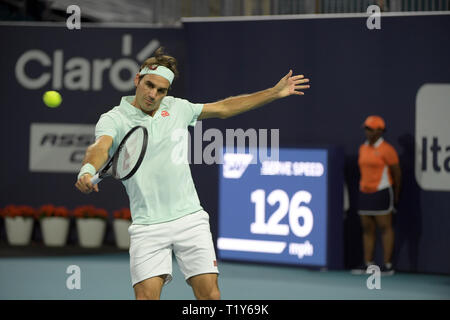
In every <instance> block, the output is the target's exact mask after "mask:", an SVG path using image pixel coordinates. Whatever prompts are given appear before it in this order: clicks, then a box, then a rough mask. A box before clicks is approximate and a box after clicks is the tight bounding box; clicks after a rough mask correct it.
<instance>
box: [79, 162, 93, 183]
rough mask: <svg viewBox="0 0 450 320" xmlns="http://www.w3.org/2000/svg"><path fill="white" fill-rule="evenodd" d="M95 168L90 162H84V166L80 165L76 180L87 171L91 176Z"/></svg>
mask: <svg viewBox="0 0 450 320" xmlns="http://www.w3.org/2000/svg"><path fill="white" fill-rule="evenodd" d="M96 172H97V170H95V167H94V166H93V165H92V164H90V163H86V164H85V165H84V166H82V167H81V170H80V173H79V174H78V180H79V179H80V178H81V176H82V175H84V174H86V173H89V174H90V175H91V176H94V175H95V173H96Z"/></svg>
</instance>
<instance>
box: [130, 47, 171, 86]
mask: <svg viewBox="0 0 450 320" xmlns="http://www.w3.org/2000/svg"><path fill="white" fill-rule="evenodd" d="M155 64H156V65H159V66H164V67H166V68H169V69H170V70H172V72H173V73H174V74H175V78H178V70H177V59H175V58H174V57H172V56H169V55H166V54H164V47H159V48H158V49H157V50H156V51H155V53H154V55H153V56H151V57H150V58H148V59H147V60H145V61H144V63H143V64H142V65H141V68H140V69H139V71H141V70H142V69H144V68H145V67H149V66H152V65H155ZM143 77H144V76H139V81H141V79H142V78H143Z"/></svg>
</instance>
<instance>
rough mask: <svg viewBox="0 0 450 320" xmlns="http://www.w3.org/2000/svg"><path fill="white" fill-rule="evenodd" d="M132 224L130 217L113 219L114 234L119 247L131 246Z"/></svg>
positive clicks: (126, 247)
mask: <svg viewBox="0 0 450 320" xmlns="http://www.w3.org/2000/svg"><path fill="white" fill-rule="evenodd" d="M130 225H131V221H130V220H128V219H114V221H113V228H114V236H115V238H116V245H117V247H118V248H119V249H129V248H130V235H129V234H128V227H129V226H130Z"/></svg>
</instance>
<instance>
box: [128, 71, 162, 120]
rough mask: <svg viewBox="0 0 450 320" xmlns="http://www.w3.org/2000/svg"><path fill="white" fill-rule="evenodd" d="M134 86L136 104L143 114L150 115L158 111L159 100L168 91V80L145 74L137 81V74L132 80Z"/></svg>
mask: <svg viewBox="0 0 450 320" xmlns="http://www.w3.org/2000/svg"><path fill="white" fill-rule="evenodd" d="M134 84H135V85H136V104H137V107H139V108H140V109H141V110H142V111H143V112H145V113H148V114H150V113H152V112H153V111H155V110H158V108H159V105H160V104H161V100H162V99H163V98H164V97H165V96H166V95H167V91H168V90H169V86H170V83H169V80H167V79H165V78H163V77H161V76H159V75H156V74H146V75H145V76H144V77H143V78H142V79H141V80H139V74H137V75H136V77H135V79H134Z"/></svg>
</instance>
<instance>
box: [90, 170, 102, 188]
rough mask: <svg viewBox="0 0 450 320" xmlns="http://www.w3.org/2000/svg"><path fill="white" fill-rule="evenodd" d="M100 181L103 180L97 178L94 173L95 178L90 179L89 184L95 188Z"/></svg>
mask: <svg viewBox="0 0 450 320" xmlns="http://www.w3.org/2000/svg"><path fill="white" fill-rule="evenodd" d="M102 180H103V179H102V178H100V177H99V175H98V173H96V174H95V176H93V177H92V179H91V182H92V185H94V186H95V185H96V184H97V183H99V182H100V181H102Z"/></svg>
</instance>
